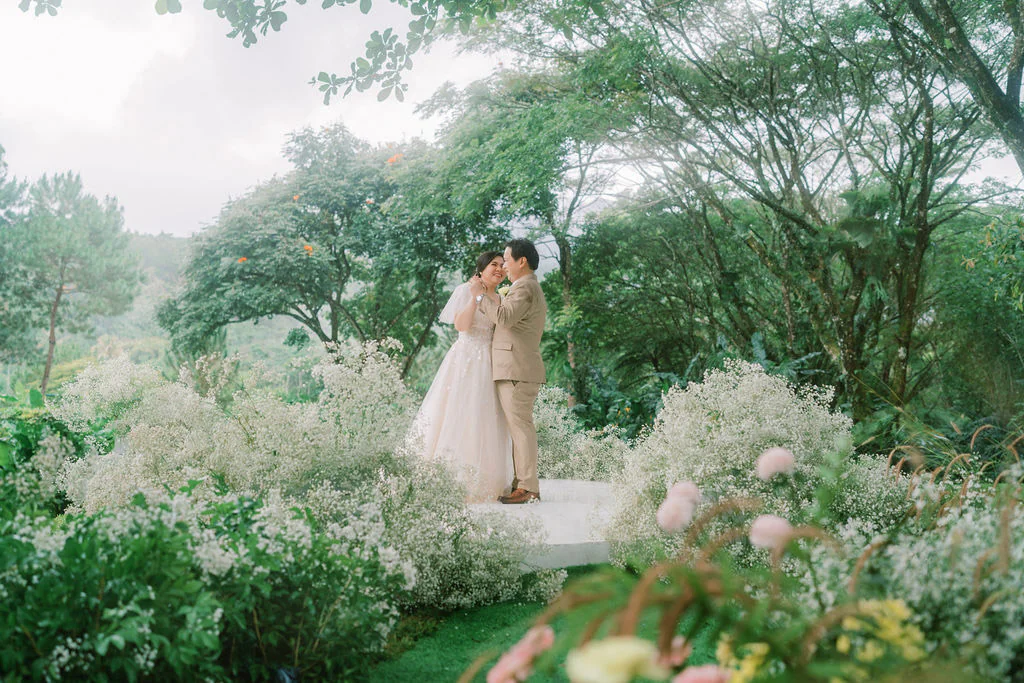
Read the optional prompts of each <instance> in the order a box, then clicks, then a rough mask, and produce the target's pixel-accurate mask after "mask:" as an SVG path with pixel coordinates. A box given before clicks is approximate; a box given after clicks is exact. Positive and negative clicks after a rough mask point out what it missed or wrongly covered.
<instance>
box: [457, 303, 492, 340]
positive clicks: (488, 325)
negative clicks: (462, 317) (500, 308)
mask: <svg viewBox="0 0 1024 683" xmlns="http://www.w3.org/2000/svg"><path fill="white" fill-rule="evenodd" d="M493 336H494V323H492V322H491V321H490V320H488V319H487V316H486V315H484V314H483V313H481V312H480V310H479V309H478V310H477V311H476V312H475V313H474V314H473V326H472V327H470V328H469V329H468V330H466V331H465V332H459V339H460V340H462V341H468V342H475V343H487V344H490V343H491V337H493Z"/></svg>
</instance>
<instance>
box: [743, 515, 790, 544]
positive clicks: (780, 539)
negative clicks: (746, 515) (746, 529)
mask: <svg viewBox="0 0 1024 683" xmlns="http://www.w3.org/2000/svg"><path fill="white" fill-rule="evenodd" d="M792 531H793V527H792V526H790V524H789V522H787V521H786V520H784V519H783V518H782V517H776V516H775V515H761V516H760V517H758V518H757V519H755V520H754V523H753V524H751V525H750V542H751V544H753V545H755V546H757V547H758V548H767V549H768V550H776V549H778V548H779V547H781V546H782V544H783V543H785V542H786V539H788V538H789V534H790V532H792Z"/></svg>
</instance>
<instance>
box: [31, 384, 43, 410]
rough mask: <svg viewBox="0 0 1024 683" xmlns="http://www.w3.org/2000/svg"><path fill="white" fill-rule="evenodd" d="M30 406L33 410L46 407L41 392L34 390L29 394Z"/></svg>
mask: <svg viewBox="0 0 1024 683" xmlns="http://www.w3.org/2000/svg"><path fill="white" fill-rule="evenodd" d="M28 404H29V405H30V406H31V407H33V408H42V407H43V406H44V405H46V402H45V401H43V394H42V392H40V391H39V390H38V389H33V390H32V391H30V392H28Z"/></svg>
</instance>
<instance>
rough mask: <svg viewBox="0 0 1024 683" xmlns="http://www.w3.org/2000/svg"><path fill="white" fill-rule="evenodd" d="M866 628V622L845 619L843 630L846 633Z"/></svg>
mask: <svg viewBox="0 0 1024 683" xmlns="http://www.w3.org/2000/svg"><path fill="white" fill-rule="evenodd" d="M863 628H864V622H863V621H861V620H860V619H854V618H853V617H844V618H843V630H844V631H860V630H863Z"/></svg>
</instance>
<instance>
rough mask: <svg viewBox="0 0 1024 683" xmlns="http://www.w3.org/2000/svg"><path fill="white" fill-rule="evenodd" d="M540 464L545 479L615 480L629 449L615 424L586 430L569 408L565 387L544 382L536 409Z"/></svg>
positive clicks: (541, 474)
mask: <svg viewBox="0 0 1024 683" xmlns="http://www.w3.org/2000/svg"><path fill="white" fill-rule="evenodd" d="M533 419H534V424H535V425H536V426H537V446H538V451H539V453H538V456H537V466H538V468H539V471H540V476H541V477H543V478H545V479H582V480H583V481H611V480H612V479H613V478H614V477H615V476H617V475H618V474H619V473H620V472H621V471H622V463H623V459H624V458H625V455H626V450H627V449H628V446H627V444H626V443H625V442H624V441H623V440H622V438H621V435H620V434H619V432H618V431H617V430H616V429H614V428H613V427H607V428H605V429H604V430H603V431H598V430H584V429H583V428H582V426H581V425H580V423H579V421H578V420H577V419H576V417H575V416H574V415H573V414H572V412H571V411H570V410H569V394H568V393H566V391H565V390H564V389H560V388H558V387H553V386H544V387H542V388H541V390H540V394H539V395H538V396H537V403H536V405H535V407H534V411H533Z"/></svg>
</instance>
